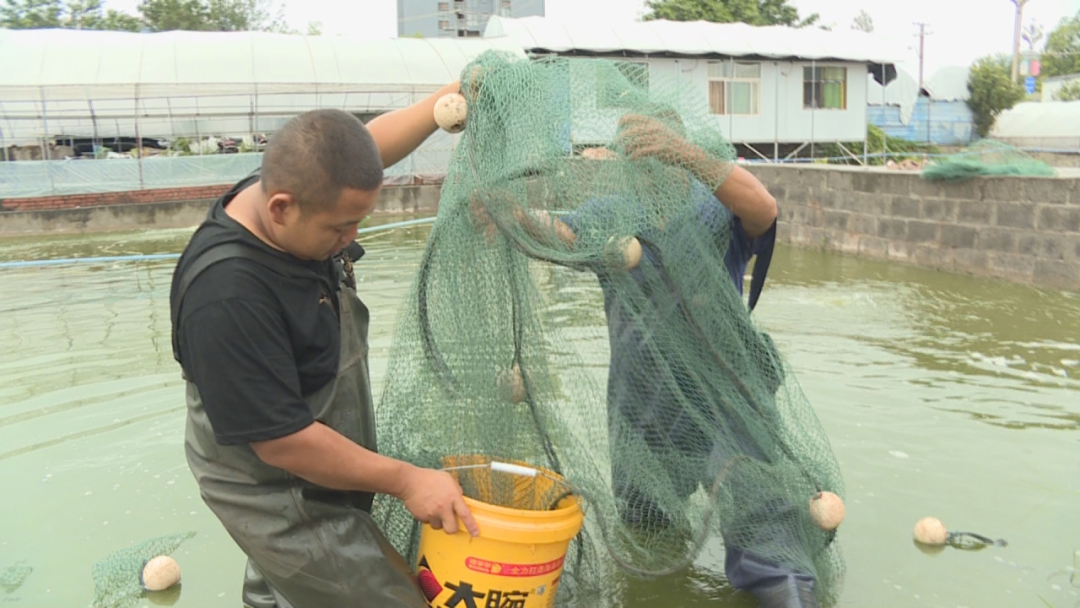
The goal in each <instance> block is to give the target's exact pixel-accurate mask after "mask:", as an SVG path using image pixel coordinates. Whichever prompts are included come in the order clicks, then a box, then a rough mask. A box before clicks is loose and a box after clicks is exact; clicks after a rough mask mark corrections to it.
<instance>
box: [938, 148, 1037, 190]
mask: <svg viewBox="0 0 1080 608" xmlns="http://www.w3.org/2000/svg"><path fill="white" fill-rule="evenodd" d="M996 175H1022V176H1028V177H1039V176H1043V177H1053V176H1054V175H1056V172H1055V171H1054V168H1053V167H1051V166H1050V165H1048V164H1046V163H1044V162H1043V161H1041V160H1037V159H1035V158H1033V157H1032V156H1031V155H1030V154H1027V153H1025V152H1024V151H1022V150H1019V149H1017V148H1015V147H1013V146H1010V145H1008V144H1005V143H1002V142H999V141H994V140H992V139H983V140H980V141H977V142H975V143H974V144H972V145H971V146H969V147H968V148H967V149H966V150H964V151H962V152H958V153H956V154H953V155H951V156H947V157H945V158H943V159H940V160H938V161H936V162H934V163H933V164H930V165H927V166H926V168H924V169H923V171H922V176H923V178H924V179H928V180H940V181H951V182H956V181H963V180H966V179H971V178H973V177H979V176H996Z"/></svg>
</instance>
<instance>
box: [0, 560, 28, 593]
mask: <svg viewBox="0 0 1080 608" xmlns="http://www.w3.org/2000/svg"><path fill="white" fill-rule="evenodd" d="M33 572H34V569H33V568H32V567H30V566H29V565H27V564H26V563H24V562H18V563H16V564H14V565H11V566H8V568H7V569H6V570H4V571H3V572H0V589H3V590H4V593H5V594H11V593H15V592H16V591H18V589H19V587H22V584H23V583H24V582H26V579H27V578H29V577H30V575H31V574H32V573H33Z"/></svg>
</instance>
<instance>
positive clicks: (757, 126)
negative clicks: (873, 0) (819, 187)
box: [484, 17, 899, 158]
mask: <svg viewBox="0 0 1080 608" xmlns="http://www.w3.org/2000/svg"><path fill="white" fill-rule="evenodd" d="M484 38H485V39H488V40H492V41H494V40H499V39H504V38H509V39H511V40H514V41H516V43H517V44H518V45H520V47H521V48H522V49H523V50H524V51H525V52H526V53H528V54H529V55H531V56H543V55H561V56H588V57H602V58H608V59H616V60H618V61H619V62H620V70H622V71H623V72H624V74H626V75H627V76H628V77H629V78H630V79H631V80H636V81H637V82H640V83H641V84H642V85H643V86H647V83H648V82H649V81H650V80H652V81H656V80H660V79H664V78H680V79H681V78H685V79H688V80H689V81H690V82H691V83H696V85H692V86H700V91H701V95H702V96H703V97H704V98H706V99H708V103H709V107H710V109H711V111H712V113H713V115H714V116H715V120H716V126H717V128H718V129H720V130H721V132H722V133H723V134H724V136H725V137H726V138H728V139H729V140H730V141H732V142H734V143H737V144H742V145H744V146H746V147H747V148H748V149H749V150H751V153H756V154H758V155H760V156H762V157H767V158H772V157H774V156H777V155H779V154H782V152H781V150H783V151H785V152H788V153H791V151H797V150H798V149H799V148H801V147H804V146H806V145H810V144H811V142H814V143H827V142H856V141H863V140H864V139H865V137H866V128H867V85H868V76H870V75H873V76H874V77H876V78H877V79H878V80H883V81H885V82H890V81H891V80H892V79H893V78H894V77H895V74H896V71H895V67H894V64H895V62H896V61H897V60H898V57H899V53H896V52H893V51H892V50H890V49H888V48H885V47H884V45H882V44H881V43H880V42H879V40H878V39H877V38H875V37H874V36H873V35H870V34H866V33H863V32H856V31H850V30H842V31H836V32H827V31H824V30H820V29H814V28H804V29H794V28H787V27H752V26H749V25H745V24H741V23H735V24H717V23H706V22H670V21H648V22H643V23H633V22H628V23H621V24H597V23H571V22H562V21H557V20H554V19H550V18H544V17H527V18H523V19H512V18H504V17H492V18H491V20H490V21H489V22H488V26H487V29H486V30H485V32H484ZM574 103H575V104H578V106H580V104H595V103H596V100H580V99H575V100H574ZM590 110H592V111H593V112H595V107H593V108H590ZM616 115H617V110H612V120H611V121H610V124H608V125H607V126H606V128H597V127H596V125H580V124H575V125H574V126H573V129H574V131H573V133H572V138H573V142H574V143H575V144H592V143H602V141H594V140H603V139H604V138H605V137H608V136H609V135H610V133H611V132H613V129H614V125H615V120H614V118H615V116H616Z"/></svg>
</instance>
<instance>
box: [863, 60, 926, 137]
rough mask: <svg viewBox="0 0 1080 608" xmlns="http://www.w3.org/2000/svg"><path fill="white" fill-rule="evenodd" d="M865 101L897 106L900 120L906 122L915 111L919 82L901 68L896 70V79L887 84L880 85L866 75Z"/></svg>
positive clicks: (875, 104)
mask: <svg viewBox="0 0 1080 608" xmlns="http://www.w3.org/2000/svg"><path fill="white" fill-rule="evenodd" d="M866 80H867V82H868V83H869V84H868V85H867V89H866V102H867V103H869V104H870V105H872V106H882V105H884V106H899V108H900V122H901V123H902V124H905V125H906V124H908V123H909V122H910V121H911V116H912V115H913V114H914V113H915V102H916V101H918V99H919V83H917V82H915V79H914V78H912V77H911V75H910V74H908V73H907V72H905V71H904V70H902V69H899V68H898V69H897V70H896V79H895V80H893V81H892V82H890V83H889V85H888V86H884V87H883V86H881V85H880V84H878V83H877V82H875V81H874V78H873V77H872V76H867V79H866Z"/></svg>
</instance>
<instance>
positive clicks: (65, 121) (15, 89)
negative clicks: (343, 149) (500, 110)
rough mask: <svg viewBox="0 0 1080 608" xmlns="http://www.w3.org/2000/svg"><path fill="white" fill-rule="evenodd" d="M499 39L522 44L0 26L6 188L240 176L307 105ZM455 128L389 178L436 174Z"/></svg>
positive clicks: (42, 189) (17, 191) (380, 92)
mask: <svg viewBox="0 0 1080 608" xmlns="http://www.w3.org/2000/svg"><path fill="white" fill-rule="evenodd" d="M488 49H500V50H504V51H509V52H512V53H515V54H519V55H523V54H522V50H521V47H520V46H519V45H517V44H515V43H514V42H512V41H510V40H506V39H504V40H479V39H471V40H449V39H448V40H442V39H414V38H403V39H388V40H360V39H352V38H346V37H332V36H294V35H283V34H270V33H261V32H165V33H158V34H133V33H123V32H100V31H78V30H2V29H0V150H2V153H0V160H9V161H13V160H19V161H26V162H0V198H12V197H20V196H21V197H25V196H39V195H47V194H68V193H75V192H102V191H123V190H137V189H143V188H166V187H180V186H199V185H217V184H225V183H231V182H232V181H235V180H236V179H239V178H240V177H242V176H243V175H245V174H247V173H249V172H250V171H251V170H253V169H254V168H256V167H257V166H258V164H259V159H260V158H261V155H260V154H258V151H259V150H260V149H261V146H262V144H263V143H265V140H266V137H267V135H268V134H270V133H272V132H273V131H274V130H275V129H277V128H279V127H280V126H281V125H283V124H284V123H285V122H286V121H287V120H288V119H289V118H291V117H293V116H295V115H296V114H299V113H301V112H304V111H307V110H310V109H315V108H338V109H342V110H345V111H348V112H350V113H353V114H355V115H357V116H358V117H360V118H361V119H362V120H365V121H366V120H368V119H369V118H371V117H374V116H376V115H378V114H381V113H384V112H387V111H390V110H393V109H397V108H401V107H405V106H408V105H409V104H411V103H413V102H416V101H419V100H420V99H422V98H424V97H426V96H427V95H430V94H431V93H433V92H435V91H436V90H438V89H439V88H440V87H442V86H443V85H445V84H447V83H449V82H453V81H454V80H456V79H457V78H458V77H459V75H460V73H461V70H462V68H464V67H465V65H466V64H467V63H468V62H469V61H470V60H472V59H473V58H474V57H476V56H477V55H479V54H480V53H482V52H484V51H485V50H488ZM455 137H456V136H453V135H450V134H448V133H445V132H442V131H439V132H437V133H436V134H435V135H434V136H432V137H431V138H429V139H428V141H427V142H426V143H425V144H424V146H423V147H421V148H420V149H418V150H417V151H416V152H415V153H414V154H412V155H411V156H410V157H408V158H406V159H405V160H403V161H402V162H400V163H398V164H397V165H395V166H393V167H389V168H388V169H387V182H388V183H416V182H425V181H430V180H433V179H438V178H439V177H440V176H441V174H442V173H443V172H444V171H445V167H446V165H447V163H448V161H449V158H450V154H451V151H452V148H453V144H454V140H455ZM32 161H39V162H32ZM42 161H52V162H42ZM56 161H61V162H56Z"/></svg>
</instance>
